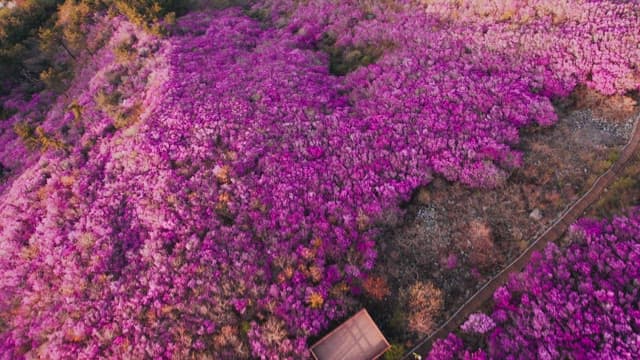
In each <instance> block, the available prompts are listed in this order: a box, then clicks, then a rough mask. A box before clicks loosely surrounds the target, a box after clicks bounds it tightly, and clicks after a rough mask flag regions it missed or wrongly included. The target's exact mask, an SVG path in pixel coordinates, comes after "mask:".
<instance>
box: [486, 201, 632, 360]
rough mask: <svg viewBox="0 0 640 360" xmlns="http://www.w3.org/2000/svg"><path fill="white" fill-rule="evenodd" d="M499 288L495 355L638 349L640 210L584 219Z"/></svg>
mask: <svg viewBox="0 0 640 360" xmlns="http://www.w3.org/2000/svg"><path fill="white" fill-rule="evenodd" d="M571 231H572V232H573V236H574V237H576V240H575V241H574V243H573V244H572V245H571V246H570V247H569V248H568V249H566V250H565V251H561V250H559V249H558V248H557V247H556V246H554V245H550V246H548V247H547V249H546V250H545V252H544V253H542V254H540V255H539V256H538V257H537V259H534V260H533V261H532V263H531V265H529V266H528V267H527V269H526V270H525V271H524V272H523V273H522V274H521V275H520V276H517V277H515V278H514V279H512V281H511V282H510V283H509V284H508V285H507V286H506V287H505V288H503V289H501V290H499V291H498V292H496V295H495V298H496V305H495V309H494V314H493V318H494V320H495V321H496V323H498V328H497V329H496V330H495V331H494V332H493V333H492V335H491V337H490V342H491V344H490V349H491V353H492V355H493V356H496V357H509V356H515V357H518V358H527V357H530V358H536V357H539V358H557V357H572V358H618V359H625V358H626V359H632V358H634V357H635V356H636V355H637V354H638V353H640V342H639V339H640V333H639V332H638V328H639V325H640V322H639V321H640V306H639V304H638V301H637V297H638V289H640V287H639V285H640V284H639V283H638V279H640V267H639V266H638V260H640V212H639V211H637V210H636V211H634V212H632V213H631V214H630V215H629V216H628V217H617V218H615V219H613V221H611V222H609V221H595V220H582V221H580V222H578V223H577V224H576V225H574V226H573V227H572V230H571Z"/></svg>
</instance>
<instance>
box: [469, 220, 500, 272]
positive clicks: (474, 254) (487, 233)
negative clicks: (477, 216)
mask: <svg viewBox="0 0 640 360" xmlns="http://www.w3.org/2000/svg"><path fill="white" fill-rule="evenodd" d="M466 235H467V236H466V241H465V242H463V243H462V246H461V248H462V249H463V250H464V251H466V252H468V253H469V260H471V263H472V264H473V265H475V266H477V267H479V268H487V267H490V266H493V265H494V264H495V263H496V261H497V260H499V258H500V254H499V253H498V250H497V249H496V246H495V244H494V242H493V235H492V233H491V228H490V227H489V225H488V224H487V223H485V222H481V221H478V220H473V221H471V223H469V226H468V228H467V234H466Z"/></svg>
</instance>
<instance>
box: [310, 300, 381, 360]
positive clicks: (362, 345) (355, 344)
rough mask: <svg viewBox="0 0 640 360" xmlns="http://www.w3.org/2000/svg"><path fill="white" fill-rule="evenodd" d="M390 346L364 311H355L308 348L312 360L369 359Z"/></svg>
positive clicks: (377, 355)
mask: <svg viewBox="0 0 640 360" xmlns="http://www.w3.org/2000/svg"><path fill="white" fill-rule="evenodd" d="M390 347H391V346H390V345H389V342H388V341H387V339H385V337H384V335H382V332H380V329H378V327H377V326H376V323H375V322H373V319H372V318H371V316H369V313H368V312H367V310H366V309H362V310H360V311H358V313H356V314H355V315H353V316H352V317H350V318H349V319H348V320H347V321H345V322H344V323H342V324H341V325H340V326H338V327H337V328H336V329H335V330H333V331H332V332H330V333H329V334H327V335H326V336H325V337H323V338H322V339H320V341H318V342H317V343H315V344H314V345H313V346H312V347H311V354H312V355H313V357H314V358H315V359H316V360H338V359H339V360H372V359H376V358H378V357H379V356H380V355H382V354H383V353H384V352H385V351H387V350H388V349H389V348H390Z"/></svg>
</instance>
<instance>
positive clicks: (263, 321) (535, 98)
mask: <svg viewBox="0 0 640 360" xmlns="http://www.w3.org/2000/svg"><path fill="white" fill-rule="evenodd" d="M5 3H6V4H10V6H9V5H5ZM0 4H3V7H0V45H1V49H0V50H1V51H0V64H2V68H1V69H0V73H1V74H2V79H0V81H1V82H2V83H1V84H0V105H1V107H0V144H1V146H0V358H2V359H20V358H81V359H88V358H96V357H100V358H103V357H104V358H123V357H127V356H128V357H131V358H147V357H150V358H223V359H227V358H228V359H241V358H263V359H280V358H294V359H298V358H308V357H309V356H310V354H309V352H308V347H309V342H310V339H314V338H316V337H317V336H318V335H321V334H323V333H324V332H325V331H326V330H327V329H328V328H329V326H330V325H331V324H333V322H334V321H339V320H340V319H342V318H344V316H345V315H348V314H349V313H350V311H351V310H352V309H353V308H354V306H355V305H356V304H357V301H358V300H357V299H358V296H359V295H360V293H361V291H362V286H363V282H365V281H366V280H367V278H368V274H369V273H370V272H371V271H372V269H374V268H375V266H376V258H377V253H376V248H377V245H378V244H379V243H380V242H383V241H385V239H384V238H383V237H382V236H381V228H382V227H383V226H388V225H390V224H393V223H394V222H395V221H397V219H398V218H399V217H401V216H402V214H403V205H404V204H406V203H407V202H408V201H409V200H410V199H411V197H412V195H413V194H414V191H415V190H416V189H417V188H419V187H421V186H425V185H427V184H429V183H430V182H431V181H432V180H433V179H434V178H442V179H445V180H446V181H448V182H451V183H459V184H462V185H464V186H466V187H470V188H477V189H490V188H496V187H499V186H501V185H502V184H503V183H504V182H505V181H506V179H507V178H508V177H509V174H510V172H511V171H513V169H515V168H517V167H519V166H520V165H521V164H522V157H523V153H522V152H521V151H520V150H519V149H518V144H519V142H520V131H521V130H522V129H523V128H526V127H533V126H540V127H549V126H553V125H554V123H555V122H556V121H557V114H556V112H555V109H554V106H553V104H554V101H556V100H558V99H562V98H565V97H567V96H568V95H569V94H570V93H571V92H572V91H573V90H574V89H575V88H576V86H584V87H587V88H590V89H592V90H593V91H596V92H598V93H600V94H603V95H606V96H614V95H623V94H628V93H630V92H637V91H638V90H640V47H639V43H640V42H639V40H640V39H639V35H638V34H640V5H638V4H637V3H635V2H633V1H628V2H625V1H604V0H603V1H587V0H571V1H569V0H539V1H537V0H536V1H522V2H521V1H515V0H504V1H495V2H491V6H489V5H487V4H489V3H488V2H484V1H474V0H463V1H457V2H450V1H440V0H434V1H364V0H363V1H354V2H349V1H330V0H317V1H304V2H302V1H294V0H283V1H276V0H264V1H249V2H246V1H244V2H238V3H234V2H229V3H227V2H215V1H214V2H207V1H200V2H193V3H192V4H189V6H182V5H184V4H180V2H172V1H130V2H124V1H89V0H87V1H72V0H67V1H35V0H31V1H15V2H14V1H10V2H0ZM15 29H22V30H21V32H20V31H18V30H15ZM631 219H633V218H631ZM616 221H617V222H615V221H614V224H618V223H622V222H621V221H622V220H616ZM629 221H631V220H629ZM634 221H635V220H634ZM587 225H589V224H586V223H584V224H581V225H579V226H582V227H584V228H585V229H586V230H585V231H586V232H587V233H588V234H591V233H592V232H593V231H595V230H593V231H592V230H589V229H592V228H594V229H595V228H598V229H599V228H601V227H602V226H604V225H602V226H601V225H598V226H596V225H593V226H591V225H589V226H587ZM587 230H588V231H587ZM589 231H591V232H589ZM594 234H595V233H594ZM634 234H635V236H636V239H637V232H636V233H634ZM596 235H597V234H596ZM596 235H593V236H592V237H595V238H601V237H602V236H599V235H598V236H596ZM589 236H591V235H589ZM589 236H587V238H589ZM625 246H626V245H625ZM628 246H629V247H631V248H633V246H634V245H633V244H629V245H628ZM550 251H551V252H553V251H554V250H550ZM585 251H587V250H585ZM576 256H577V255H576ZM545 266H546V265H545ZM549 266H551V265H549ZM532 271H533V270H532ZM549 271H552V270H549ZM553 271H559V270H553ZM585 271H586V270H585ZM626 276H631V273H627V275H626ZM531 281H534V279H533V278H532V279H531ZM541 281H542V280H541ZM636 285H637V284H636ZM636 289H637V286H636ZM594 291H595V290H594ZM602 296H608V295H607V294H606V293H604V295H602ZM630 296H631V295H630ZM504 306H505V309H507V308H508V310H509V311H516V310H512V309H516V308H517V306H518V305H514V304H509V303H508V301H507V302H504ZM519 306H521V307H522V309H520V310H517V311H518V312H517V314H522V316H523V317H526V316H528V315H527V314H528V313H526V312H533V311H534V310H536V309H534V308H531V307H530V304H529V303H527V302H526V301H522V300H521V301H520V303H519ZM594 307H595V305H594ZM536 311H537V310H536ZM630 311H631V310H630ZM633 311H635V312H636V313H634V314H636V315H637V306H636V308H635V310H633ZM508 314H509V313H508V312H507V313H505V315H504V316H502V317H499V316H498V317H496V316H494V317H495V319H496V321H498V322H501V323H502V322H504V323H505V324H504V325H500V326H503V327H504V328H505V329H518V331H531V332H535V331H538V327H532V328H527V327H528V326H529V325H527V324H523V323H521V322H520V321H518V320H517V319H516V318H515V317H513V316H511V317H509V315H508ZM592 316H597V313H595V312H594V313H593V314H592ZM509 319H511V320H509ZM509 321H512V322H513V324H512V325H509V324H510V323H509ZM532 326H533V325H532ZM612 326H615V324H614V325H612ZM521 328H522V329H521ZM525 328H526V329H525ZM509 331H510V330H509ZM509 331H505V332H504V333H495V336H493V337H492V340H491V341H492V344H495V345H492V346H496V348H495V349H497V350H495V352H494V354H495V356H497V357H503V356H504V357H507V356H509V354H511V353H518V352H519V351H525V350H526V351H529V350H531V351H538V352H540V351H542V350H539V349H538V348H534V347H535V346H534V345H532V344H531V343H530V342H528V341H524V340H522V339H520V338H518V337H516V335H511V334H512V333H510V332H509ZM514 331H515V330H514ZM554 331H556V330H554ZM594 331H595V330H594ZM536 334H538V333H536ZM554 334H555V333H554ZM617 334H618V333H615V332H613V333H612V334H611V336H612V337H613V339H609V340H610V341H609V340H607V341H609V342H607V344H609V343H611V344H617V343H618V342H619V341H618V340H616V339H615V337H616V336H618V335H617ZM629 334H634V335H629ZM552 335H553V334H551V333H549V334H548V336H552ZM574 335H575V334H574ZM536 336H538V335H536ZM540 336H542V335H540ZM544 336H547V335H544ZM553 336H555V335H553ZM567 336H568V335H567ZM624 336H636V337H637V336H638V332H637V324H635V325H629V329H628V331H627V332H625V335H624ZM563 339H564V338H562V339H560V338H558V340H557V341H558V342H562V341H569V340H566V339H565V340H563ZM603 344H604V343H603ZM585 346H587V347H585V348H584V349H587V350H585V353H590V352H589V351H588V346H591V347H597V346H600V344H595V343H590V344H585ZM602 346H604V345H602ZM612 346H613V345H612ZM629 346H631V345H629ZM553 349H554V348H549V349H548V350H547V353H545V354H548V355H549V356H551V357H553V356H559V355H558V354H564V353H562V352H560V351H559V350H553ZM623 350H624V351H632V350H633V349H626V348H625V349H622V348H618V347H613V348H612V349H611V351H612V354H616V351H623ZM635 350H637V349H635ZM554 351H555V352H554Z"/></svg>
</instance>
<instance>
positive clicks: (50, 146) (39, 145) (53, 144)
mask: <svg viewBox="0 0 640 360" xmlns="http://www.w3.org/2000/svg"><path fill="white" fill-rule="evenodd" d="M13 130H14V131H15V133H16V134H17V135H18V137H20V139H21V140H22V142H23V143H24V145H25V146H26V147H27V148H28V149H29V150H41V151H47V150H63V149H64V148H65V145H64V143H63V142H62V141H60V140H58V139H56V138H55V137H54V136H52V135H51V134H47V133H46V132H45V131H44V129H42V128H41V127H39V126H37V127H34V126H32V125H31V124H28V123H27V122H18V123H16V124H15V125H14V126H13Z"/></svg>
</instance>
